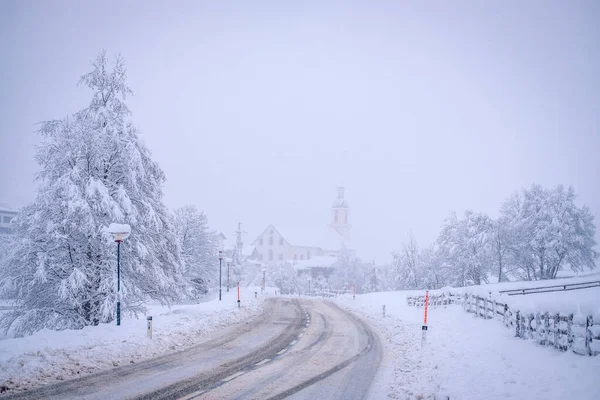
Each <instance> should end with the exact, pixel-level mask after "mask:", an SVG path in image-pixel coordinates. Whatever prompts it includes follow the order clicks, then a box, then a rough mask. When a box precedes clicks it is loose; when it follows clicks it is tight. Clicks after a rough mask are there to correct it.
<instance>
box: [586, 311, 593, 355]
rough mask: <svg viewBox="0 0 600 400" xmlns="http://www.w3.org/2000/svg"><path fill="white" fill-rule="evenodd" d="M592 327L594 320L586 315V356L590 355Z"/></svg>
mask: <svg viewBox="0 0 600 400" xmlns="http://www.w3.org/2000/svg"><path fill="white" fill-rule="evenodd" d="M592 325H594V320H593V319H592V316H591V315H588V316H587V318H586V319H585V351H586V353H587V355H588V356H591V355H592V346H591V343H592V329H591V328H592Z"/></svg>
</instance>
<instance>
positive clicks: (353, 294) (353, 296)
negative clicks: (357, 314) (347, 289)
mask: <svg viewBox="0 0 600 400" xmlns="http://www.w3.org/2000/svg"><path fill="white" fill-rule="evenodd" d="M352 300H356V282H354V292H353V293H352Z"/></svg>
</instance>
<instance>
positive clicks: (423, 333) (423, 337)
mask: <svg viewBox="0 0 600 400" xmlns="http://www.w3.org/2000/svg"><path fill="white" fill-rule="evenodd" d="M428 305H429V290H427V291H425V315H424V316H423V326H422V327H421V348H423V347H424V346H425V343H426V342H427V306H428Z"/></svg>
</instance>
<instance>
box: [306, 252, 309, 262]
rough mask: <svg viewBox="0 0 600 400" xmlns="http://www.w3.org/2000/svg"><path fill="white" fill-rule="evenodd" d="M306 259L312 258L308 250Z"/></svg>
mask: <svg viewBox="0 0 600 400" xmlns="http://www.w3.org/2000/svg"><path fill="white" fill-rule="evenodd" d="M306 259H307V260H310V251H307V252H306Z"/></svg>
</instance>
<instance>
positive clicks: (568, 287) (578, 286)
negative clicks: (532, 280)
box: [498, 281, 600, 296]
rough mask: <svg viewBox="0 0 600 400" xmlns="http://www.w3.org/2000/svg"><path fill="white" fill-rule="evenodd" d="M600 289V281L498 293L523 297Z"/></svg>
mask: <svg viewBox="0 0 600 400" xmlns="http://www.w3.org/2000/svg"><path fill="white" fill-rule="evenodd" d="M595 287H600V281H591V282H580V283H569V284H563V285H551V286H542V287H534V288H525V289H508V290H500V291H498V293H504V294H507V295H509V296H516V295H523V294H534V293H548V292H561V291H565V290H579V289H589V288H595Z"/></svg>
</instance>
